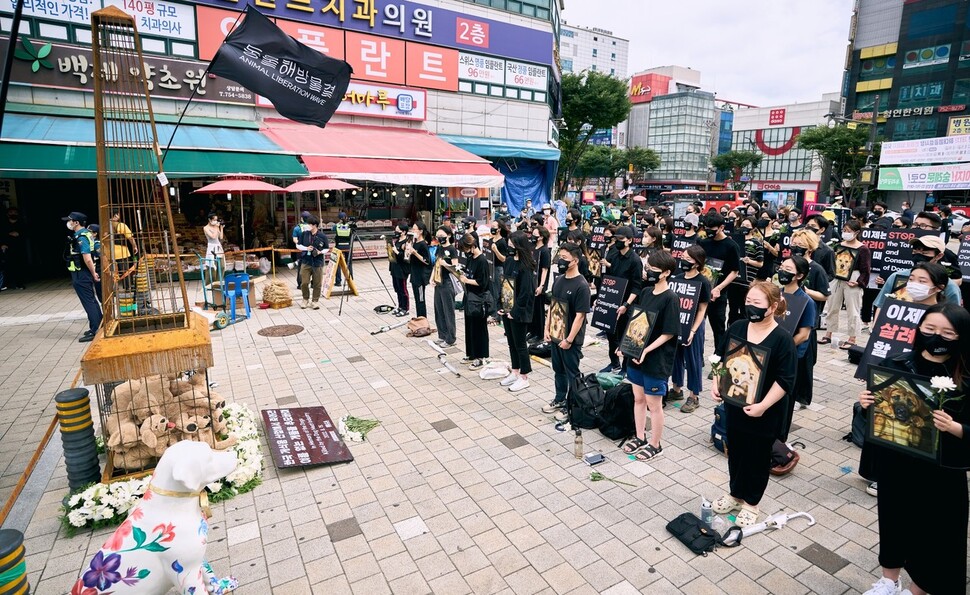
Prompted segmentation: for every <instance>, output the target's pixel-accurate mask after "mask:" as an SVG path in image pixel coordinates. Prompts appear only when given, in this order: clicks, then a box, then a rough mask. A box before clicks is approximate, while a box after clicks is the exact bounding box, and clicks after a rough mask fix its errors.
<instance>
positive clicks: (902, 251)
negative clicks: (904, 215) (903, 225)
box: [859, 229, 940, 289]
mask: <svg viewBox="0 0 970 595" xmlns="http://www.w3.org/2000/svg"><path fill="white" fill-rule="evenodd" d="M939 233H940V232H938V231H933V230H929V229H863V230H862V235H861V236H860V237H859V240H860V241H861V242H862V243H863V244H865V245H866V247H867V248H869V252H871V253H872V273H871V274H870V275H869V288H870V289H875V288H876V287H877V285H876V277H882V279H883V280H884V281H885V280H886V279H888V278H889V275H891V274H893V273H895V272H896V271H904V270H909V269H911V268H913V245H912V243H911V242H912V241H913V239H914V238H921V237H923V236H928V235H939Z"/></svg>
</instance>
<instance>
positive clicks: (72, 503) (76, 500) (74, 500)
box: [67, 494, 81, 508]
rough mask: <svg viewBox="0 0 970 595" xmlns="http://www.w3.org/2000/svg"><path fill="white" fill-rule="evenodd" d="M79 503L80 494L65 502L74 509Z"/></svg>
mask: <svg viewBox="0 0 970 595" xmlns="http://www.w3.org/2000/svg"><path fill="white" fill-rule="evenodd" d="M80 503H81V494H74V495H73V496H71V499H70V500H68V501H67V505H68V506H70V507H71V508H74V507H75V506H77V505H78V504H80Z"/></svg>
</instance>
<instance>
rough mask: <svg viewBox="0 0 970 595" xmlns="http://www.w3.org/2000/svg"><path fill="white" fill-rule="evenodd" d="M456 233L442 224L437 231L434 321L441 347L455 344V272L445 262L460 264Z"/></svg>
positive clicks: (433, 272)
mask: <svg viewBox="0 0 970 595" xmlns="http://www.w3.org/2000/svg"><path fill="white" fill-rule="evenodd" d="M452 237H454V234H453V233H452V231H451V226H450V225H442V226H441V227H439V228H438V230H437V231H436V232H435V238H436V239H437V240H438V258H437V259H436V260H435V264H434V267H433V269H432V272H431V282H432V284H434V286H435V290H434V322H435V326H437V327H438V340H437V341H435V342H436V343H437V344H438V346H439V347H451V346H453V345H454V344H455V341H456V340H457V337H456V335H455V330H456V325H455V283H454V281H453V279H454V280H455V281H457V279H455V277H454V274H453V273H451V272H450V271H449V270H448V269H446V268H445V267H444V266H442V265H443V264H445V263H447V264H448V265H449V266H451V267H455V266H456V265H457V264H458V249H457V248H455V245H454V244H453V243H452V242H451V239H452Z"/></svg>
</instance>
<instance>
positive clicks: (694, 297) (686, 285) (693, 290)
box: [669, 277, 703, 343]
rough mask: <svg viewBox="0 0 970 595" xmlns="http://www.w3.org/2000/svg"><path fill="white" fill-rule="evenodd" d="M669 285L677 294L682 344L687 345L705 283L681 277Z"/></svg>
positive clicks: (671, 281)
mask: <svg viewBox="0 0 970 595" xmlns="http://www.w3.org/2000/svg"><path fill="white" fill-rule="evenodd" d="M669 283H670V290H671V291H673V292H674V293H676V294H677V301H678V303H679V304H680V315H679V319H680V342H681V343H686V342H687V339H688V337H690V329H691V328H693V327H694V320H695V318H696V317H697V306H698V305H699V303H700V295H701V287H702V286H703V282H702V281H701V280H700V279H685V278H683V277H680V278H676V279H671V280H670V282H669Z"/></svg>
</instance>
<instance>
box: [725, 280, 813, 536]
mask: <svg viewBox="0 0 970 595" xmlns="http://www.w3.org/2000/svg"><path fill="white" fill-rule="evenodd" d="M785 309H786V304H785V300H784V298H782V297H781V292H780V290H779V289H778V287H777V286H776V285H774V284H773V283H770V282H768V281H755V282H754V283H752V284H751V288H750V289H749V290H748V297H747V300H746V304H745V313H746V315H747V320H739V321H738V322H735V323H734V324H732V325H731V328H730V329H729V330H728V332H727V334H726V335H725V336H724V337H723V339H722V341H721V343H719V344H718V345H717V348H716V349H715V354H716V355H718V356H720V357H721V359H722V360H723V359H724V358H725V357H726V356H727V351H728V346H729V339H731V338H734V339H738V340H740V341H744V342H747V343H750V344H753V345H757V346H759V347H762V348H765V349H767V350H768V353H769V354H768V359H767V361H766V362H765V363H764V366H762V367H761V375H762V382H761V391H760V394H758V395H756V401H755V403H754V404H752V405H748V406H746V407H744V408H741V407H738V406H736V405H733V404H731V403H725V405H724V409H725V418H726V422H727V441H728V444H730V445H731V448H730V449H728V472H729V473H730V478H731V481H730V484H731V487H730V492H729V493H728V494H725V495H724V496H721V497H720V498H718V499H717V500H715V501H714V502H713V505H712V506H713V508H714V512H715V513H717V514H730V513H732V512H736V513H737V520H736V521H735V522H736V524H737V525H738V526H739V527H750V526H751V525H754V524H755V523H757V522H758V504H759V503H760V502H761V498H762V496H764V493H765V488H767V487H768V474H769V467H770V466H771V447H772V445H773V444H774V442H775V439H776V438H777V436H778V434H779V431H780V430H781V428H782V424H783V423H784V422H785V412H786V406H787V402H786V398H787V396H786V395H788V394H789V393H790V392H791V390H792V387H793V386H794V383H795V371H796V367H797V360H796V355H795V343H794V341H793V340H792V336H791V335H790V334H788V332H787V331H786V330H785V329H783V328H781V327H780V326H779V325H778V322H777V321H776V320H775V316H784V314H785ZM711 397H713V399H714V402H715V403H719V402H721V400H722V399H721V393H720V391H719V389H718V383H717V382H714V383H713V384H712V385H711Z"/></svg>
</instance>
